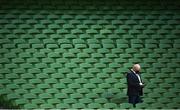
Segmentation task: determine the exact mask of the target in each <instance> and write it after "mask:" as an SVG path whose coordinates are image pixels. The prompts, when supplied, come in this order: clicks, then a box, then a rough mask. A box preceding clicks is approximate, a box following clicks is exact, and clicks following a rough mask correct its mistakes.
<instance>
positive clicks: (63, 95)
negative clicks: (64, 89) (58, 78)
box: [54, 93, 68, 99]
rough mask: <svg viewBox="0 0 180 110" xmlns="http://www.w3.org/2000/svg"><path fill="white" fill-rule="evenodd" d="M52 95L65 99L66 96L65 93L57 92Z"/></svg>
mask: <svg viewBox="0 0 180 110" xmlns="http://www.w3.org/2000/svg"><path fill="white" fill-rule="evenodd" d="M54 96H55V97H56V98H58V99H66V98H67V97H68V95H67V94H66V93H57V94H55V95H54Z"/></svg>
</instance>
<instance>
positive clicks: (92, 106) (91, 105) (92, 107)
mask: <svg viewBox="0 0 180 110" xmlns="http://www.w3.org/2000/svg"><path fill="white" fill-rule="evenodd" d="M88 108H89V109H99V108H102V107H101V104H99V103H90V104H88Z"/></svg>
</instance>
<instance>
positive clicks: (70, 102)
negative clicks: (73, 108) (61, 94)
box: [63, 98, 77, 104]
mask: <svg viewBox="0 0 180 110" xmlns="http://www.w3.org/2000/svg"><path fill="white" fill-rule="evenodd" d="M63 102H64V103H67V104H74V103H77V101H76V99H73V98H69V99H64V100H63Z"/></svg>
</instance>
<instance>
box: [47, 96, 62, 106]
mask: <svg viewBox="0 0 180 110" xmlns="http://www.w3.org/2000/svg"><path fill="white" fill-rule="evenodd" d="M47 102H48V103H49V104H52V105H55V104H59V102H60V100H59V99H56V98H53V99H52V98H51V99H48V100H47ZM53 108H54V107H53Z"/></svg>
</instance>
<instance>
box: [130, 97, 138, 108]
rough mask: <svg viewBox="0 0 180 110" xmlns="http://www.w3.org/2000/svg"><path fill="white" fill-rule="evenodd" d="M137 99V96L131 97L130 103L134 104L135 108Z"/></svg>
mask: <svg viewBox="0 0 180 110" xmlns="http://www.w3.org/2000/svg"><path fill="white" fill-rule="evenodd" d="M136 98H137V96H129V103H132V104H133V107H136Z"/></svg>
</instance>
